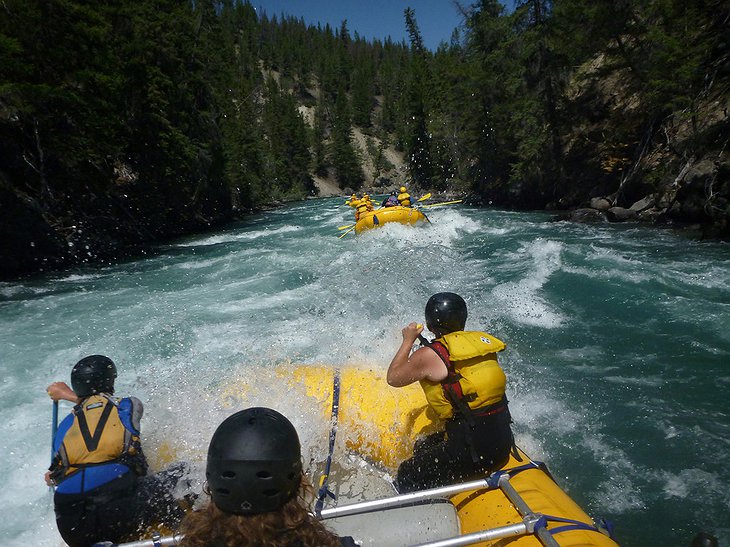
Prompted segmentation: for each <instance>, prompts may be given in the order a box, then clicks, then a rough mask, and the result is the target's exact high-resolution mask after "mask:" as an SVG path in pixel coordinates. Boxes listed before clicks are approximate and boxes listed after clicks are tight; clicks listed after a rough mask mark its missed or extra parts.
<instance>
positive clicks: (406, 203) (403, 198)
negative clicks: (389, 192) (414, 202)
mask: <svg viewBox="0 0 730 547" xmlns="http://www.w3.org/2000/svg"><path fill="white" fill-rule="evenodd" d="M398 201H399V202H400V204H401V205H402V206H403V207H410V206H411V195H410V194H409V193H408V192H407V191H406V187H405V186H401V187H400V194H398Z"/></svg>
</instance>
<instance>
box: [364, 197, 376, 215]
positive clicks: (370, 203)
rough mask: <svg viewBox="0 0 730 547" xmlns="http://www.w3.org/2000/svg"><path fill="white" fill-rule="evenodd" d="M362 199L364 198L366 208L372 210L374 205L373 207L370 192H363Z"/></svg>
mask: <svg viewBox="0 0 730 547" xmlns="http://www.w3.org/2000/svg"><path fill="white" fill-rule="evenodd" d="M362 199H364V200H365V206H366V207H367V210H368V211H372V210H373V209H374V207H373V200H371V199H370V194H363V195H362Z"/></svg>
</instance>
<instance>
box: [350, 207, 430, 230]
mask: <svg viewBox="0 0 730 547" xmlns="http://www.w3.org/2000/svg"><path fill="white" fill-rule="evenodd" d="M389 222H397V223H399V224H410V225H411V226H413V225H414V224H418V223H419V222H429V220H428V217H426V215H424V214H423V213H422V212H421V211H420V210H419V209H414V208H413V207H402V206H400V205H397V206H395V207H383V208H381V209H377V210H375V211H367V212H365V213H363V214H362V215H361V216H360V220H358V221H357V222H356V223H355V233H358V234H359V233H361V232H364V231H365V230H371V229H372V228H379V227H381V226H383V225H384V224H387V223H389Z"/></svg>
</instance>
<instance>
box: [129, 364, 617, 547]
mask: <svg viewBox="0 0 730 547" xmlns="http://www.w3.org/2000/svg"><path fill="white" fill-rule="evenodd" d="M269 374H271V375H272V377H271V379H273V380H275V381H276V380H277V379H278V380H280V381H281V383H282V385H285V386H287V388H288V390H289V391H290V392H291V393H292V396H293V397H294V393H295V392H296V394H297V396H299V395H303V396H304V400H306V401H309V402H313V403H314V405H313V406H312V410H313V411H314V413H315V416H316V413H317V412H320V413H321V420H322V423H329V424H332V426H331V427H332V432H331V433H330V453H329V454H330V455H329V458H328V460H331V459H332V456H333V453H334V444H335V443H333V439H334V438H335V437H336V439H337V440H338V442H337V443H336V444H337V445H338V446H341V445H344V446H345V448H346V449H347V451H348V452H351V453H352V454H354V455H356V456H357V457H358V458H359V461H360V462H362V460H365V462H370V464H372V467H373V468H375V469H376V470H377V472H373V473H370V474H368V475H367V480H368V481H369V482H375V481H380V482H387V483H388V486H389V489H388V490H387V491H386V493H384V494H382V495H376V496H367V495H366V496H364V497H363V496H361V495H359V494H358V495H356V496H355V497H348V496H342V495H341V494H342V492H343V490H340V497H339V498H338V499H337V500H336V501H332V500H331V499H330V498H329V497H327V496H325V495H322V492H323V491H325V492H327V491H329V487H330V486H331V487H332V488H333V489H335V490H337V488H336V487H337V486H339V481H340V480H344V481H345V482H346V479H344V478H343V479H340V478H339V477H337V476H335V475H333V476H332V477H328V476H327V475H324V474H323V475H322V480H321V481H320V487H321V488H320V502H322V503H318V504H317V506H316V507H315V512H316V514H317V515H318V516H319V517H320V518H321V519H323V522H324V524H325V525H326V526H327V527H328V528H330V529H331V530H332V531H333V532H335V533H337V534H338V535H340V536H345V535H347V536H352V537H354V538H355V540H356V541H357V542H358V544H360V545H362V546H364V547H365V546H377V547H388V546H393V547H401V546H407V545H419V546H422V547H423V546H428V547H452V546H453V547H455V546H457V545H482V546H499V547H504V546H507V545H510V546H512V545H514V546H518V547H529V546H540V545H542V546H548V547H556V546H570V547H573V546H598V547H617V543H616V542H615V541H614V540H613V539H611V537H609V535H608V533H607V531H606V530H604V529H603V528H602V527H601V526H598V525H597V524H596V523H595V522H594V521H593V520H592V519H591V517H589V516H588V514H586V513H585V512H584V511H583V510H582V509H581V508H580V507H579V506H578V505H577V504H576V503H575V502H574V501H573V500H572V499H571V498H570V497H569V496H568V495H567V494H566V493H565V492H564V491H563V490H562V489H561V488H560V487H559V486H558V485H557V484H556V483H555V481H554V480H553V479H552V477H551V476H550V474H549V473H548V472H547V470H546V469H545V467H544V466H543V465H542V464H540V463H538V462H533V461H532V460H530V458H529V457H528V456H527V455H525V454H524V453H523V452H522V451H520V457H521V461H520V460H517V459H515V457H514V456H513V457H511V458H510V461H509V462H508V463H507V464H506V465H505V467H504V468H503V469H502V470H500V471H497V472H495V473H493V474H492V475H490V476H488V477H482V478H477V479H476V480H473V481H470V482H466V483H463V484H455V485H449V486H445V487H441V488H435V489H431V490H423V491H418V492H410V493H407V494H402V495H390V492H392V487H390V482H389V480H388V479H387V475H386V476H385V477H384V476H383V472H386V474H389V475H390V476H393V475H394V474H395V472H396V471H397V469H398V465H399V464H400V462H402V461H403V460H404V459H406V458H409V457H410V456H411V455H412V448H413V443H414V442H415V440H416V438H418V437H419V436H421V435H427V434H429V433H432V432H434V431H436V430H437V429H438V428H439V424H438V422H437V420H436V417H435V415H433V414H432V412H431V411H430V410H429V407H428V406H427V405H426V404H425V399H424V396H423V393H422V391H421V390H420V388H419V387H418V386H417V384H414V385H411V386H407V387H404V388H398V389H395V388H391V387H389V386H388V384H387V382H386V381H385V376H384V373H383V372H381V371H380V370H370V369H365V368H359V367H342V368H340V369H336V368H334V367H330V366H304V365H300V366H294V365H288V366H282V367H281V368H278V369H276V370H270V371H269ZM242 387H243V388H245V387H246V386H245V385H244V386H241V385H238V386H236V388H234V390H235V391H240V390H241V388H242ZM254 397H255V396H254ZM310 398H311V399H310ZM247 402H248V403H249V404H253V403H254V401H247ZM315 419H316V418H315ZM338 457H342V456H341V455H340V456H338ZM332 463H333V464H334V465H335V466H336V465H337V462H332ZM362 463H364V462H362ZM326 472H329V465H328V466H327V468H326ZM328 481H329V485H328V484H327V483H328ZM345 490H346V489H345ZM373 497H375V499H372V498H373ZM325 500H326V502H327V503H324V501H325ZM179 540H180V537H173V536H170V537H165V538H159V539H156V540H141V541H137V542H133V543H129V544H124V545H127V546H128V547H152V546H158V545H170V546H172V545H177V544H178V542H179Z"/></svg>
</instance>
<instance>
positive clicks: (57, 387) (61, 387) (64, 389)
mask: <svg viewBox="0 0 730 547" xmlns="http://www.w3.org/2000/svg"><path fill="white" fill-rule="evenodd" d="M46 392H47V393H48V396H49V397H50V398H51V399H53V400H54V401H61V400H63V401H71V402H72V403H79V398H78V397H77V396H76V393H74V390H73V389H71V388H70V387H68V384H66V382H53V383H52V384H51V385H50V386H48V387H47V388H46Z"/></svg>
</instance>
